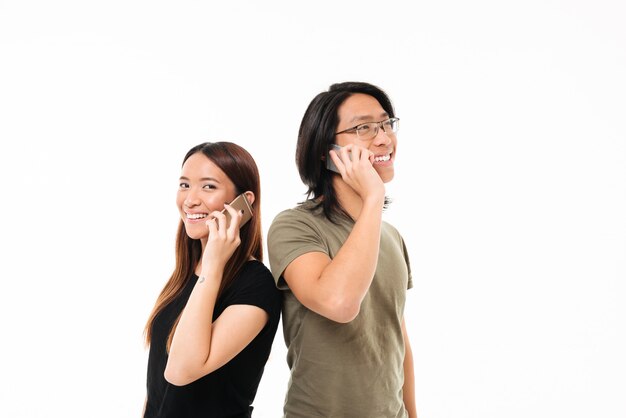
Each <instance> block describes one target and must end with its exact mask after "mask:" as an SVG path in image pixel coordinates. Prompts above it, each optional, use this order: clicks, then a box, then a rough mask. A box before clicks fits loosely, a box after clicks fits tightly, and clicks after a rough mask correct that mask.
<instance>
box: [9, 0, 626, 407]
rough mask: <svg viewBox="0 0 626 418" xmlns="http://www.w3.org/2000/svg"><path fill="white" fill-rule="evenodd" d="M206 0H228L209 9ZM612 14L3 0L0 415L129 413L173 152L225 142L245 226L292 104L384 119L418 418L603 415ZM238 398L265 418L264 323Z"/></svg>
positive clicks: (289, 200)
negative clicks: (389, 109)
mask: <svg viewBox="0 0 626 418" xmlns="http://www.w3.org/2000/svg"><path fill="white" fill-rule="evenodd" d="M226 3H228V4H226ZM624 21H626V6H624V3H623V2H622V1H619V0H614V1H609V0H594V1H591V0H589V1H583V0H580V1H576V0H569V1H566V0H561V1H555V0H544V1H539V0H529V1H524V2H521V1H520V2H510V1H496V0H493V1H488V0H477V1H462V0H443V1H430V2H409V1H407V2H393V1H387V2H373V1H369V0H359V1H356V0H351V1H343V2H342V1H316V2H297V1H292V2H291V1H269V2H255V1H233V2H219V3H218V2H208V1H207V2H202V1H177V2H163V1H131V0H124V1H107V2H92V1H78V0H77V1H67V0H60V1H26V0H21V1H17V0H14V1H0V60H1V61H0V141H1V142H0V143H1V153H0V181H1V184H0V186H1V193H2V204H1V209H0V210H1V216H0V236H1V238H0V240H1V241H0V254H1V262H0V321H1V322H0V332H1V334H2V337H1V338H2V340H1V345H0V376H1V378H0V416H2V417H7V418H19V417H107V418H110V417H138V416H139V415H140V411H141V408H142V404H143V399H144V395H145V373H146V370H145V368H146V361H147V352H146V351H145V350H144V348H143V345H142V331H143V326H144V323H145V320H146V319H147V316H148V314H149V313H150V309H151V308H152V306H153V303H154V301H155V298H156V296H157V294H158V292H159V291H160V289H161V287H162V286H163V284H164V282H165V280H166V279H167V277H168V276H169V274H170V273H171V270H172V267H173V250H174V231H175V228H176V225H177V211H176V208H175V205H174V197H175V192H176V187H177V178H178V176H179V168H180V163H181V161H182V158H183V156H184V154H185V153H186V151H187V150H188V149H189V148H190V147H192V146H193V145H196V144H198V143H200V142H204V141H207V140H209V141H217V140H229V141H234V142H237V143H239V144H241V145H242V146H244V147H245V148H246V149H248V150H249V151H250V152H251V153H252V155H253V156H254V157H255V159H256V161H257V163H258V165H259V168H260V171H261V176H262V187H263V196H262V200H263V224H264V231H265V232H267V228H268V227H269V225H270V223H271V221H272V219H273V217H274V216H275V215H276V214H277V213H278V211H280V210H282V209H285V208H287V207H291V206H293V205H295V204H296V203H297V202H298V201H300V200H302V199H303V197H304V195H303V193H304V191H305V188H304V186H303V185H302V184H301V182H300V180H299V177H298V174H297V171H296V168H295V163H294V151H295V143H296V135H297V130H298V126H299V123H300V119H301V117H302V114H303V113H304V110H305V108H306V106H307V105H308V103H309V101H310V100H311V99H312V98H313V97H314V96H315V95H316V94H317V93H319V92H320V91H322V90H324V89H326V88H327V87H328V86H329V85H330V84H331V83H333V82H338V81H347V80H359V81H368V82H371V83H374V84H377V85H379V86H381V87H382V88H383V89H385V90H386V91H387V92H388V93H389V94H390V96H391V98H392V100H393V102H394V104H395V106H396V110H397V114H398V116H399V117H400V118H401V119H402V121H401V130H400V132H399V148H398V153H397V160H396V178H395V180H394V181H393V182H392V183H390V184H389V186H388V194H389V195H390V196H391V197H392V198H393V199H394V204H393V205H392V207H391V209H390V210H389V211H388V212H387V213H386V214H385V219H386V220H388V221H389V222H391V223H392V224H394V225H395V226H396V227H398V229H399V230H400V231H401V232H402V234H403V235H404V238H405V240H406V242H407V245H408V248H409V251H410V256H411V262H412V268H413V278H414V283H415V287H414V289H413V290H411V291H410V292H409V296H408V306H407V310H406V316H407V324H408V328H409V333H410V338H411V341H412V344H413V353H414V356H415V368H416V370H415V371H416V396H417V403H418V408H419V414H420V418H443V417H454V418H457V417H480V418H485V417H490V418H491V417H494V418H496V417H498V418H499V417H528V416H532V417H569V418H571V417H590V416H592V417H603V418H613V417H616V418H617V417H621V418H623V417H626V402H624V396H625V394H626V377H625V376H626V356H625V355H624V353H626V335H625V334H626V307H625V306H626V303H625V300H626V285H625V278H626V215H625V214H626V123H625V120H626V119H625V116H626V76H625V74H626V25H624ZM274 346H275V347H274V351H273V353H272V357H271V359H270V361H269V363H268V365H267V368H266V372H265V375H264V378H263V380H262V383H261V386H260V388H259V392H258V395H257V399H256V402H255V405H256V410H255V411H256V412H255V416H256V417H257V418H265V417H271V418H273V417H279V416H280V414H281V410H282V401H283V396H284V392H285V389H286V384H287V379H288V370H287V366H286V364H285V358H284V355H285V349H284V343H283V338H282V333H281V331H280V330H279V332H278V334H277V336H276V340H275V344H274Z"/></svg>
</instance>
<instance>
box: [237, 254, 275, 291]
mask: <svg viewBox="0 0 626 418" xmlns="http://www.w3.org/2000/svg"><path fill="white" fill-rule="evenodd" d="M235 282H236V283H237V284H238V285H239V286H238V287H250V286H252V287H263V286H266V285H267V284H268V283H269V284H270V285H271V287H274V280H273V279H272V274H271V273H270V270H269V269H268V268H267V266H266V265H265V264H263V263H262V262H261V261H259V260H250V261H247V262H246V263H245V264H244V265H243V266H242V267H241V270H240V271H239V274H237V278H236V280H235Z"/></svg>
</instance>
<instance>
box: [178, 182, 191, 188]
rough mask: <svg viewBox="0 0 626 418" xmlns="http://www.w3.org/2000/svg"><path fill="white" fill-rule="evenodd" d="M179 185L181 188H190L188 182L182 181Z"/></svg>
mask: <svg viewBox="0 0 626 418" xmlns="http://www.w3.org/2000/svg"><path fill="white" fill-rule="evenodd" d="M178 187H179V188H181V189H188V188H189V184H187V183H180V184H179V185H178Z"/></svg>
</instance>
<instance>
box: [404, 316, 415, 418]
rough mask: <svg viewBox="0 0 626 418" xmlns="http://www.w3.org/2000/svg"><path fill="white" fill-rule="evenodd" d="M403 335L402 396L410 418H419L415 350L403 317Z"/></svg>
mask: <svg viewBox="0 0 626 418" xmlns="http://www.w3.org/2000/svg"><path fill="white" fill-rule="evenodd" d="M402 336H403V337H404V348H405V352H404V385H403V386H402V397H403V398H404V407H405V408H406V410H407V411H408V413H409V418H417V407H416V406H415V373H414V369H413V352H412V351H411V343H410V342H409V335H408V334H407V332H406V325H405V323H404V319H402Z"/></svg>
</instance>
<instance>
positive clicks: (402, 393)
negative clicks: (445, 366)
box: [268, 82, 417, 418]
mask: <svg viewBox="0 0 626 418" xmlns="http://www.w3.org/2000/svg"><path fill="white" fill-rule="evenodd" d="M397 129H398V119H397V118H396V117H395V115H394V110H393V106H392V104H391V101H390V100H389V98H388V97H387V95H386V94H385V93H384V92H383V91H382V90H381V89H380V88H378V87H376V86H373V85H371V84H368V83H360V82H347V83H340V84H334V85H332V86H331V87H330V89H329V90H328V91H327V92H322V93H320V94H319V95H317V96H316V97H315V98H314V99H313V100H312V101H311V103H310V104H309V107H308V108H307V110H306V112H305V114H304V117H303V119H302V123H301V125H300V132H299V136H298V144H297V149H296V163H297V166H298V170H299V173H300V177H301V178H302V180H303V182H304V183H305V184H306V185H307V187H308V197H309V199H308V200H307V201H305V202H303V203H301V204H300V205H298V206H297V207H295V208H293V209H288V210H285V211H283V212H281V213H280V214H278V215H277V216H276V218H275V219H274V221H273V223H272V226H271V227H270V230H269V233H268V252H269V258H270V265H271V270H272V274H273V276H274V279H275V280H276V282H277V286H278V287H279V288H280V289H282V290H284V302H283V333H284V336H285V341H286V343H287V347H288V353H287V362H288V364H289V367H290V369H291V378H290V381H289V387H288V391H287V395H286V399H285V406H284V414H285V418H300V417H302V418H311V417H325V418H328V417H340V418H349V417H358V418H367V417H371V418H405V417H409V418H416V417H417V413H416V407H415V394H414V375H413V358H412V353H411V347H410V344H409V338H408V336H407V333H406V326H405V320H404V304H405V299H406V290H407V289H408V288H411V287H412V281H411V271H410V265H409V260H408V255H407V251H406V248H405V246H404V241H403V239H402V237H401V236H400V234H399V233H398V231H397V230H396V229H395V228H394V227H392V226H391V225H390V224H388V223H386V222H383V220H382V212H383V208H384V206H385V205H386V203H387V202H386V198H385V185H384V184H385V183H386V182H389V181H391V179H392V178H393V176H394V160H395V156H396V145H397V138H396V131H397ZM333 145H338V146H339V147H340V148H338V149H337V150H334V149H333V150H331V151H329V149H330V148H331V147H332V146H333ZM329 159H330V161H329ZM333 164H334V167H333ZM327 167H333V168H334V169H335V170H336V172H335V171H331V170H329V169H327Z"/></svg>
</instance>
